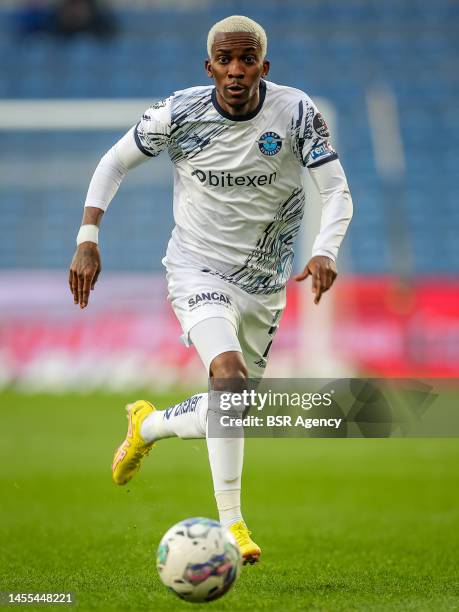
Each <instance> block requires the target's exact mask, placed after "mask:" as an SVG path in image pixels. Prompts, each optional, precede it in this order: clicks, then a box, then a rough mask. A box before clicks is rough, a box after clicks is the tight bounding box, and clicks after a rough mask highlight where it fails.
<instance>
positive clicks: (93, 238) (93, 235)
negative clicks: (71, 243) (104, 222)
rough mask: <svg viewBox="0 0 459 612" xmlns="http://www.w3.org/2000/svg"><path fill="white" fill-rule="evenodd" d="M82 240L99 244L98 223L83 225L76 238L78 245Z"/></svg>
mask: <svg viewBox="0 0 459 612" xmlns="http://www.w3.org/2000/svg"><path fill="white" fill-rule="evenodd" d="M82 242H95V243H96V244H99V228H98V227H97V225H82V226H81V227H80V231H79V232H78V236H77V239H76V243H77V245H79V244H81V243H82Z"/></svg>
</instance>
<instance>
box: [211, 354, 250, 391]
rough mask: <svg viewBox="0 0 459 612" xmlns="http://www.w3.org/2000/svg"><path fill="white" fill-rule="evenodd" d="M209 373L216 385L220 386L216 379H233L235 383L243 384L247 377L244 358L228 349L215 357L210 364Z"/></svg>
mask: <svg viewBox="0 0 459 612" xmlns="http://www.w3.org/2000/svg"><path fill="white" fill-rule="evenodd" d="M210 374H211V376H212V378H213V379H214V381H215V383H216V384H217V385H218V386H220V385H219V383H218V381H225V380H233V381H235V383H236V384H242V385H244V384H245V382H246V381H247V378H248V371H247V366H246V365H245V362H244V358H243V357H242V354H241V353H238V352H236V351H229V352H227V353H222V354H221V355H218V356H217V357H215V359H213V361H212V363H211V364H210ZM222 384H223V383H222ZM214 388H215V387H214Z"/></svg>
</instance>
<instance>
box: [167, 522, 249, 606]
mask: <svg viewBox="0 0 459 612" xmlns="http://www.w3.org/2000/svg"><path fill="white" fill-rule="evenodd" d="M241 565H242V557H241V553H240V551H239V547H238V545H237V543H236V540H235V539H234V538H233V536H232V535H231V533H230V532H229V531H228V530H227V529H224V528H223V527H222V526H221V525H220V523H218V522H217V521H213V520H211V519H208V518H201V517H199V518H189V519H185V520H184V521H181V522H180V523H177V524H176V525H174V526H173V527H171V528H170V529H169V531H167V532H166V533H165V534H164V536H163V539H162V540H161V542H160V544H159V547H158V552H157V556H156V567H157V568H158V572H159V577H160V578H161V580H162V582H163V583H164V584H165V585H166V586H167V587H168V588H169V589H170V590H171V591H173V592H174V593H175V594H176V595H178V596H179V597H180V598H181V599H185V600H186V601H192V602H204V601H212V600H214V599H218V598H219V597H221V596H222V595H224V594H225V593H226V592H227V591H229V589H230V588H231V587H232V585H233V584H234V582H235V581H236V579H237V577H238V576H239V574H240V571H241Z"/></svg>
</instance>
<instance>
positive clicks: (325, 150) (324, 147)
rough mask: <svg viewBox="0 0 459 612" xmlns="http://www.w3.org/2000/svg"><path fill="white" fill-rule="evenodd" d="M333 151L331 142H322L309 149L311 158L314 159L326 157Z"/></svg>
mask: <svg viewBox="0 0 459 612" xmlns="http://www.w3.org/2000/svg"><path fill="white" fill-rule="evenodd" d="M334 152H335V151H334V150H333V148H332V146H331V144H330V143H329V142H324V143H322V144H321V145H319V146H318V147H314V148H313V149H311V159H313V160H314V161H316V160H317V159H320V158H322V157H328V156H329V155H332V154H333V153H334Z"/></svg>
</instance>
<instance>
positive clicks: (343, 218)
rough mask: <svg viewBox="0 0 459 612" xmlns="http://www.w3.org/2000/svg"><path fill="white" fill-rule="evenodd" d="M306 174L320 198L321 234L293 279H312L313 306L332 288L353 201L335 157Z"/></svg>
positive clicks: (311, 168) (312, 168)
mask: <svg viewBox="0 0 459 612" xmlns="http://www.w3.org/2000/svg"><path fill="white" fill-rule="evenodd" d="M309 173H310V175H311V177H312V180H313V182H314V184H315V186H316V187H317V190H318V191H319V193H320V197H321V199H322V218H321V223H320V232H319V234H318V236H317V237H316V239H315V241H314V245H313V249H312V257H311V259H310V260H309V261H308V263H307V264H306V266H305V268H304V270H303V272H301V274H297V275H296V276H295V277H294V279H295V280H296V281H303V280H304V279H306V278H307V277H308V276H311V277H312V292H313V293H314V294H315V298H314V303H315V304H318V303H319V301H320V298H321V296H322V294H323V293H324V292H325V291H328V290H329V289H330V287H331V286H332V285H333V283H334V281H335V278H336V276H337V270H336V263H335V262H336V258H337V256H338V250H339V247H340V245H341V242H342V240H343V237H344V235H345V233H346V230H347V228H348V225H349V223H350V221H351V218H352V212H353V206H352V198H351V194H350V191H349V187H348V184H347V180H346V176H345V174H344V170H343V168H342V166H341V163H340V161H339V160H338V159H337V158H333V159H331V160H324V163H321V164H318V165H316V166H312V167H309Z"/></svg>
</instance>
